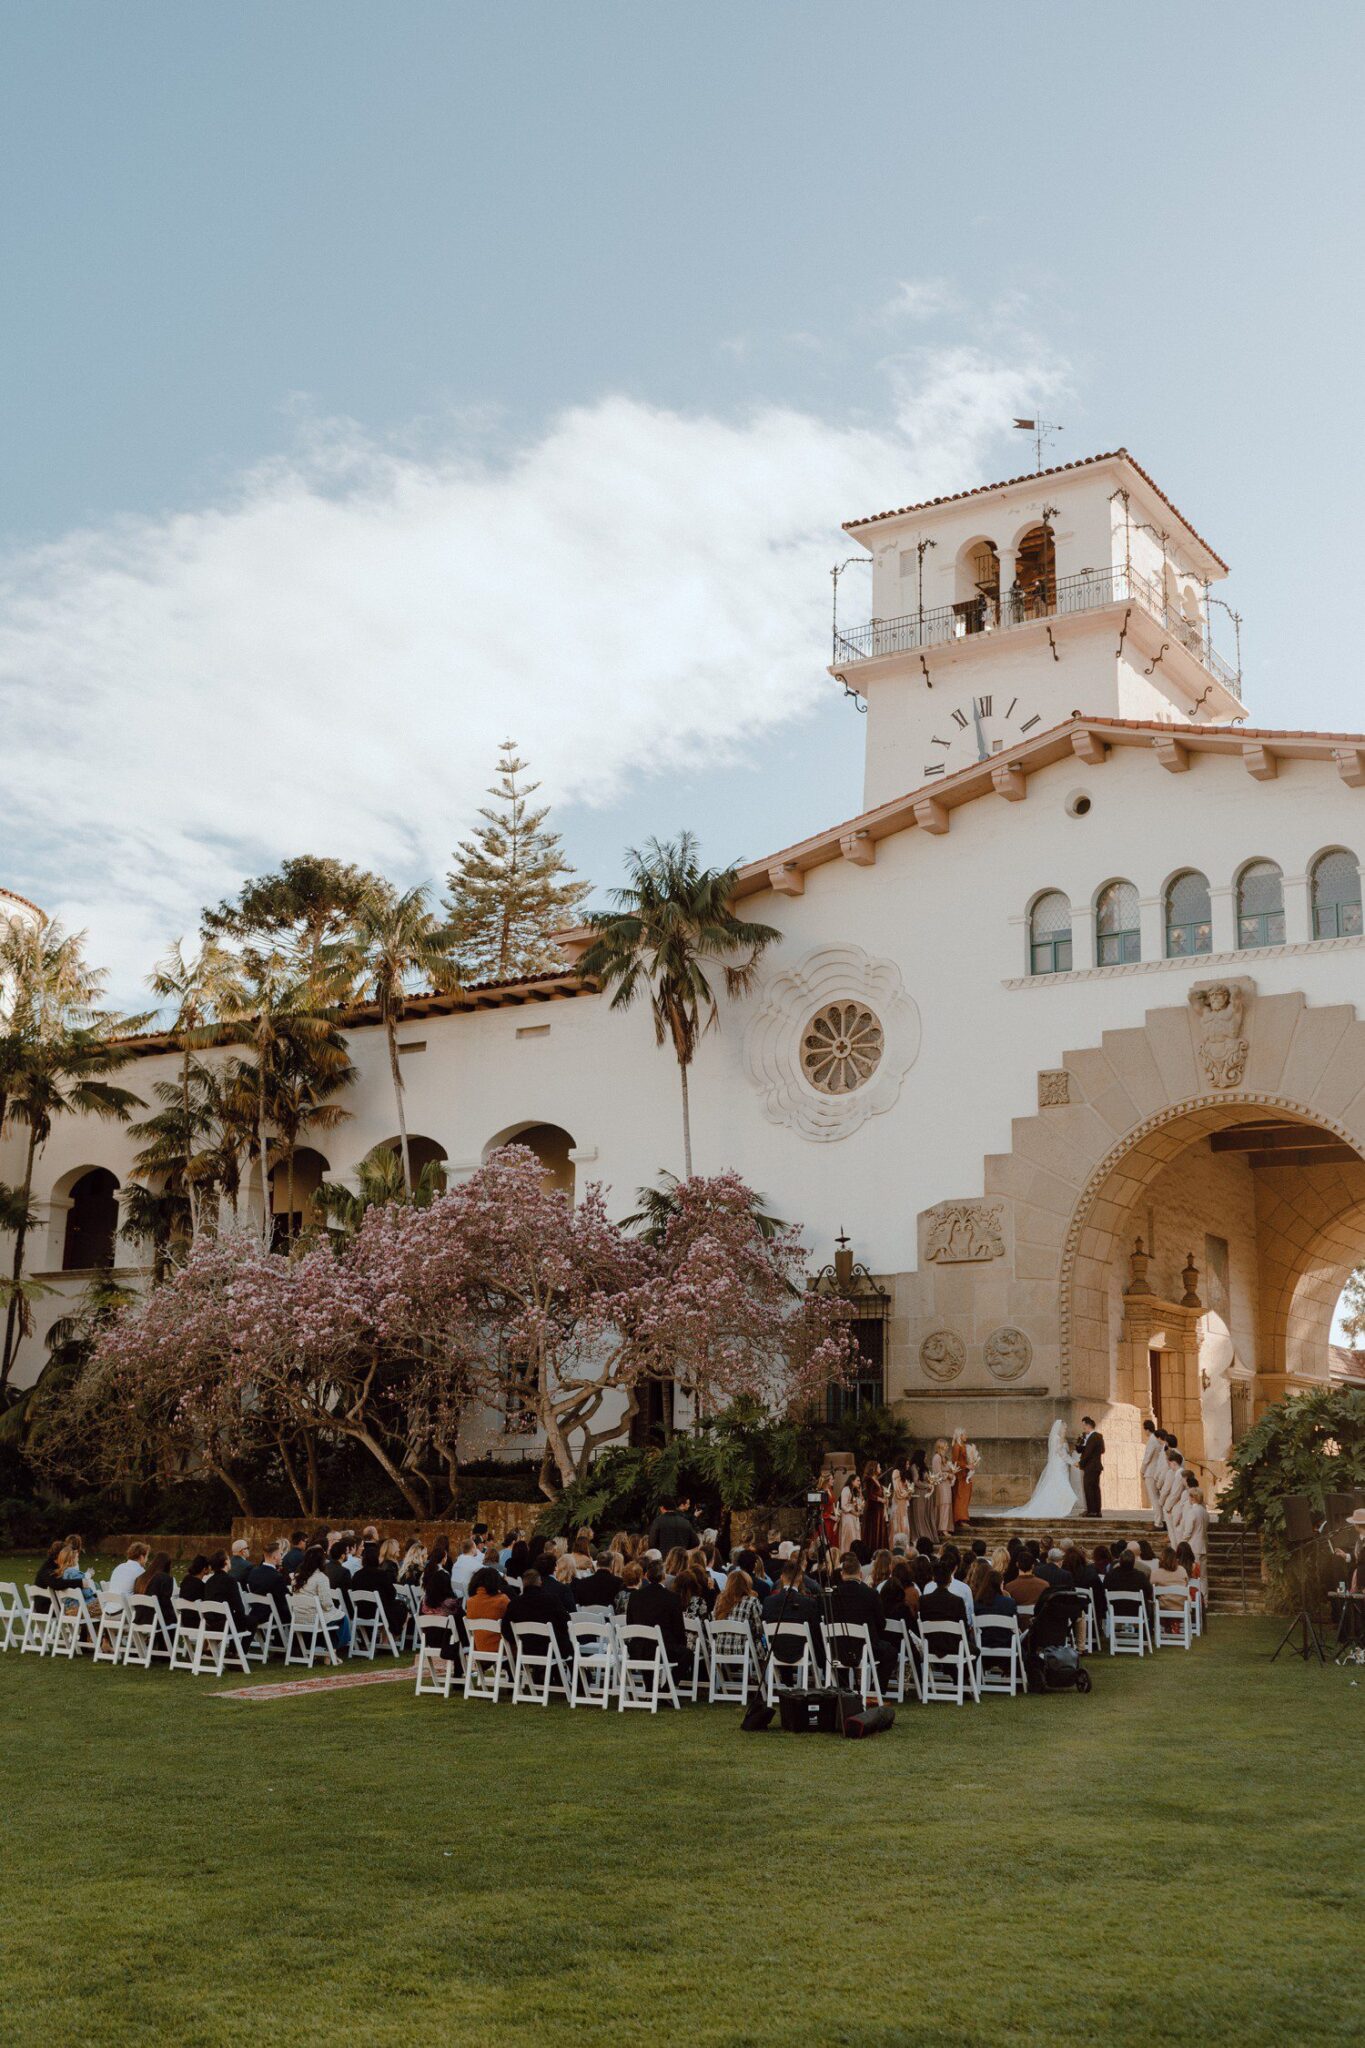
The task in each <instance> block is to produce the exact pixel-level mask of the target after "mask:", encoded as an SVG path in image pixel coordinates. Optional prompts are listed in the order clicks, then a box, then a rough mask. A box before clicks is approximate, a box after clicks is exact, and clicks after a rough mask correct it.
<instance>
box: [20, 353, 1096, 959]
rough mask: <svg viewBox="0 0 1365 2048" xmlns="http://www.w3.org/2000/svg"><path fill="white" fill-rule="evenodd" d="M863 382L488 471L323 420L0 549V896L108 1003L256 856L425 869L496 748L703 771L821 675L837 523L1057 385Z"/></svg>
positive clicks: (911, 485) (1037, 368)
mask: <svg viewBox="0 0 1365 2048" xmlns="http://www.w3.org/2000/svg"><path fill="white" fill-rule="evenodd" d="M884 369H885V374H886V376H887V379H888V383H889V386H890V394H891V397H890V403H889V406H888V407H887V412H886V417H885V418H884V420H883V421H881V422H880V423H878V424H876V425H866V424H856V423H854V424H850V423H832V422H830V421H828V420H823V419H820V418H817V417H814V416H812V415H810V414H808V413H801V412H797V411H794V410H790V409H784V408H782V407H777V406H772V407H767V408H763V409H759V410H756V411H754V412H752V413H751V414H749V415H748V416H745V417H741V418H727V419H722V418H717V417H711V416H707V415H705V414H693V415H683V414H679V413H676V412H667V411H663V410H660V409H658V408H654V407H650V406H648V405H644V404H640V403H638V402H635V401H633V400H629V399H626V398H621V397H608V398H604V399H603V400H601V401H600V402H598V403H596V404H593V405H591V406H584V407H579V408H576V409H573V410H570V411H567V412H565V413H563V414H562V415H560V416H559V417H558V418H556V419H555V420H553V421H552V422H551V423H550V424H549V426H548V427H547V428H546V430H545V431H544V432H543V433H542V434H541V435H540V436H539V437H538V438H536V439H534V440H531V441H529V442H528V443H526V445H524V446H522V447H520V448H518V449H515V450H513V451H511V452H510V453H509V452H507V451H505V450H501V449H500V450H499V451H498V452H497V453H496V454H493V455H490V454H489V453H488V445H489V444H488V440H487V438H486V436H482V435H481V430H480V428H479V425H478V423H477V422H473V423H471V422H470V421H468V420H461V421H460V422H458V423H456V424H455V425H454V426H451V427H449V428H447V429H446V430H445V431H444V435H443V438H442V439H441V441H440V444H439V445H434V442H433V437H432V436H431V434H430V433H428V435H427V437H426V441H425V444H424V446H423V448H422V449H421V450H417V449H415V448H414V446H413V441H412V437H411V436H409V437H408V439H407V440H406V441H405V443H404V444H403V445H402V446H401V448H399V449H398V450H397V452H395V449H394V448H385V447H381V446H378V445H376V444H375V443H373V442H372V441H369V440H367V439H366V437H365V436H364V435H363V434H362V433H361V432H360V431H359V430H358V429H357V428H355V427H353V426H351V425H349V424H345V423H341V424H335V423H334V424H331V425H329V426H328V427H326V428H323V429H314V430H312V431H311V432H308V433H306V434H305V435H304V437H303V439H302V442H301V444H300V446H298V447H297V448H296V449H295V451H294V452H292V453H291V454H289V455H286V456H282V457H280V458H279V459H276V460H273V461H271V462H268V463H265V464H263V465H262V466H261V467H259V468H258V469H256V470H255V471H253V472H252V473H250V474H249V475H247V476H245V477H244V478H243V479H242V480H241V482H240V485H239V487H238V488H237V489H236V490H235V492H234V493H233V494H232V496H231V497H230V498H229V499H228V500H227V501H226V502H223V503H221V504H214V505H206V506H203V507H202V508H200V509H198V510H192V511H188V512H185V513H182V514H180V515H177V516H175V517H172V518H166V519H159V520H131V519H130V520H127V521H125V522H123V523H121V524H118V525H116V526H113V527H110V528H109V529H107V530H100V531H82V532H75V533H72V534H69V535H67V536H66V537H64V538H63V539H61V540H59V541H57V542H55V543H53V544H51V545H48V546H44V547H41V548H36V549H32V550H28V551H25V552H22V553H19V554H16V555H13V556H11V558H10V559H9V560H8V561H7V562H4V563H2V564H0V880H2V881H5V882H7V883H9V884H10V885H11V886H13V887H16V888H18V889H21V890H22V891H23V892H24V893H25V894H27V895H31V896H35V897H37V898H38V900H40V901H42V902H43V903H44V904H45V905H46V906H47V907H48V908H49V909H52V910H55V911H57V912H58V914H60V915H61V916H62V917H63V918H64V919H65V920H66V921H68V922H70V923H73V924H78V925H88V926H89V927H90V929H91V951H92V953H93V955H94V956H95V957H96V958H98V959H102V960H105V961H107V962H109V963H110V965H111V967H112V969H113V972H114V980H115V984H116V986H117V987H118V989H119V990H120V991H121V992H122V993H123V995H124V996H125V997H126V998H130V997H131V996H132V995H133V993H134V992H135V990H136V989H137V987H138V986H139V984H140V983H141V979H142V977H143V975H144V974H145V972H146V970H147V968H148V966H149V965H150V963H151V962H152V960H153V959H154V958H155V957H156V956H157V955H158V954H159V952H160V951H161V950H162V949H163V948H164V945H165V943H166V941H167V939H168V938H170V937H171V936H173V935H174V934H176V933H178V932H180V931H184V930H189V929H192V928H193V925H194V922H195V919H196V916H197V912H198V910H199V907H200V906H201V905H202V904H203V903H205V902H207V901H210V900H214V899H216V898H217V897H218V896H219V895H222V894H223V893H225V892H227V891H229V890H231V889H232V888H234V887H235V886H236V884H237V883H238V881H239V880H240V878H241V877H242V875H243V874H249V873H259V872H262V871H263V870H264V869H266V868H267V867H268V866H270V865H271V864H273V863H275V862H276V861H278V859H279V858H280V857H281V856H282V855H285V854H287V853H291V852H298V851H301V850H305V849H306V850H311V851H318V852H331V853H336V854H339V855H342V856H344V857H346V858H349V859H355V860H360V861H363V862H366V863H368V864H371V865H374V866H377V867H381V868H383V869H385V870H386V871H387V872H389V873H391V874H392V875H394V876H395V878H403V879H408V878H418V879H428V878H430V879H435V880H437V881H439V880H440V878H441V877H442V876H443V874H444V871H445V867H446V865H447V857H448V854H449V851H450V849H451V847H452V845H453V844H454V842H455V840H456V839H457V838H458V837H459V835H460V833H461V832H462V831H464V830H465V829H466V828H467V826H468V823H469V821H470V818H471V816H472V813H473V810H474V808H475V807H476V805H477V804H478V802H479V801H481V798H482V791H483V788H484V785H485V783H486V782H487V780H488V776H489V770H490V764H491V761H492V758H493V754H494V751H495V748H496V745H497V742H498V741H499V740H500V739H501V738H503V736H504V735H505V734H507V733H509V732H510V733H512V734H514V735H515V736H516V737H517V739H518V740H519V741H520V742H521V744H522V746H523V747H524V748H525V749H526V750H527V751H528V752H529V754H530V757H531V759H532V761H533V763H534V766H535V769H536V772H537V773H538V774H539V775H540V777H541V778H542V780H543V782H544V784H545V786H546V790H547V794H549V795H550V796H551V797H552V798H553V799H554V800H556V801H558V802H564V801H567V800H570V799H576V800H579V801H583V802H588V803H600V802H606V801H609V800H611V799H612V797H613V796H614V795H616V794H618V793H619V792H620V791H621V790H622V788H623V787H625V786H626V785H627V784H628V782H629V780H630V778H632V777H633V776H636V775H638V774H640V773H641V772H642V771H643V770H645V769H646V768H650V767H652V768H656V769H657V768H663V769H664V770H668V769H670V768H682V767H684V766H686V767H690V768H693V769H695V768H697V767H698V766H705V765H706V764H707V763H715V762H717V761H720V760H722V759H733V758H735V756H736V755H737V754H739V753H742V752H743V751H744V750H746V749H747V748H748V747H749V746H750V745H751V744H752V742H753V741H754V740H755V739H756V738H757V737H758V736H759V735H760V734H762V733H764V732H767V731H771V730H772V729H773V728H775V727H776V726H778V725H779V724H780V723H781V722H783V721H785V720H790V719H793V718H798V717H800V716H801V715H802V714H803V713H805V712H807V711H808V710H810V709H811V708H812V707H813V706H814V705H815V704H816V703H817V702H818V701H819V699H820V697H821V694H822V692H825V691H827V690H828V689H829V687H830V685H829V683H828V680H827V679H826V677H825V676H824V673H823V663H824V661H825V658H826V654H825V634H826V607H827V604H828V589H829V585H828V569H829V564H830V562H831V561H832V560H833V559H835V556H836V554H837V552H838V551H839V547H840V541H841V536H840V535H839V533H838V530H837V528H838V521H839V520H840V519H841V518H844V517H848V516H851V515H855V514H859V513H863V512H867V511H871V510H874V509H877V508H879V507H881V506H883V505H887V504H892V503H903V502H905V501H906V500H907V499H909V498H912V497H915V496H919V495H929V494H932V493H934V492H937V491H940V490H943V489H945V488H953V487H955V486H957V485H958V484H960V483H962V482H964V481H972V480H973V479H975V478H976V477H977V476H978V475H979V474H980V472H981V469H982V465H983V462H984V461H985V458H986V455H987V451H988V449H989V448H990V446H991V444H992V443H993V442H995V441H996V440H997V439H1000V438H1003V437H1002V436H1001V428H1002V425H1004V423H1006V422H1007V421H1008V419H1009V417H1010V416H1011V413H1012V412H1013V411H1014V410H1016V409H1017V408H1018V407H1020V406H1021V405H1029V404H1034V403H1036V402H1037V400H1038V398H1039V397H1040V396H1041V395H1042V394H1043V392H1044V391H1046V390H1048V389H1050V388H1051V387H1052V386H1053V385H1054V384H1055V381H1056V373H1055V371H1054V370H1052V369H1051V368H1050V367H1049V366H1048V365H1047V364H1045V363H1043V362H1041V361H1040V360H1038V359H1037V355H1036V352H1034V353H1033V354H1030V353H1029V352H1028V351H1026V350H1024V351H1021V359H1020V360H1018V361H1015V362H1013V363H1007V362H1003V361H999V360H992V359H989V358H987V357H986V356H984V355H982V354H980V353H978V352H977V351H975V350H972V349H958V350H952V351H946V352H938V353H933V352H923V353H920V354H917V355H911V356H905V357H898V358H896V359H894V360H892V361H891V362H889V363H888V364H887V365H885V366H884ZM599 879H610V878H599Z"/></svg>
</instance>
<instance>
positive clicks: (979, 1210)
mask: <svg viewBox="0 0 1365 2048" xmlns="http://www.w3.org/2000/svg"><path fill="white" fill-rule="evenodd" d="M1002 1207H1003V1205H1002V1204H1001V1203H1000V1202H939V1203H937V1204H936V1205H935V1207H934V1208H932V1209H930V1210H928V1211H927V1212H926V1224H927V1231H926V1236H925V1245H924V1256H925V1257H926V1259H930V1260H932V1261H933V1263H934V1264H935V1265H937V1266H965V1265H976V1264H979V1263H980V1262H981V1261H983V1260H985V1259H999V1258H1003V1257H1004V1254H1005V1238H1004V1232H1003V1229H1002V1226H1001V1221H1000V1218H1001V1210H1002Z"/></svg>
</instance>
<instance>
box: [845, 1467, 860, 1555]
mask: <svg viewBox="0 0 1365 2048" xmlns="http://www.w3.org/2000/svg"><path fill="white" fill-rule="evenodd" d="M862 1540H863V1490H862V1488H861V1486H859V1484H858V1475H857V1473H856V1472H850V1473H849V1475H848V1478H847V1479H846V1480H845V1481H844V1490H843V1492H842V1493H841V1494H840V1495H839V1550H840V1553H841V1555H846V1554H847V1553H848V1552H849V1551H850V1550H852V1548H853V1546H854V1544H855V1543H861V1542H862Z"/></svg>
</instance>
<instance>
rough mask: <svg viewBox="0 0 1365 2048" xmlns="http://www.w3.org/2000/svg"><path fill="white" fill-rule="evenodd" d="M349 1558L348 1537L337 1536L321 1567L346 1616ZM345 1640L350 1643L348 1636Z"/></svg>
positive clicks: (348, 1589)
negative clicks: (337, 1595)
mask: <svg viewBox="0 0 1365 2048" xmlns="http://www.w3.org/2000/svg"><path fill="white" fill-rule="evenodd" d="M350 1558H351V1539H350V1537H349V1536H338V1537H337V1540H336V1542H335V1543H334V1544H333V1545H332V1547H331V1549H330V1550H329V1551H328V1553H327V1562H326V1563H325V1564H324V1565H323V1567H322V1569H323V1571H324V1572H325V1573H326V1574H327V1582H328V1584H329V1585H330V1586H331V1587H332V1590H333V1591H334V1592H336V1593H338V1594H340V1596H341V1604H342V1606H343V1607H344V1608H345V1610H346V1612H347V1614H349V1613H350V1611H351V1569H350ZM346 1640H347V1641H348V1642H349V1641H350V1636H349V1634H348V1635H347V1638H346Z"/></svg>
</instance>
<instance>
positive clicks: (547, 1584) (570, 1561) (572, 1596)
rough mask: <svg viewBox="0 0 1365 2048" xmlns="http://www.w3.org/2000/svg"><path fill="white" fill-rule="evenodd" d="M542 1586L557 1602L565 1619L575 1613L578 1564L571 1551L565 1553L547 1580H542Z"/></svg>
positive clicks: (576, 1606)
mask: <svg viewBox="0 0 1365 2048" xmlns="http://www.w3.org/2000/svg"><path fill="white" fill-rule="evenodd" d="M542 1584H543V1586H544V1588H545V1591H546V1592H547V1593H549V1594H552V1595H553V1597H554V1598H555V1599H556V1600H558V1601H559V1603H560V1605H561V1607H562V1608H563V1609H564V1613H565V1615H566V1617H567V1616H568V1615H570V1614H573V1613H575V1612H576V1611H577V1608H578V1592H577V1586H578V1564H577V1562H576V1560H575V1558H574V1555H573V1552H572V1551H565V1553H564V1555H563V1557H561V1558H560V1559H559V1560H558V1562H557V1563H556V1565H555V1568H554V1570H553V1572H551V1574H550V1576H549V1578H548V1579H544V1580H542Z"/></svg>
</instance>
